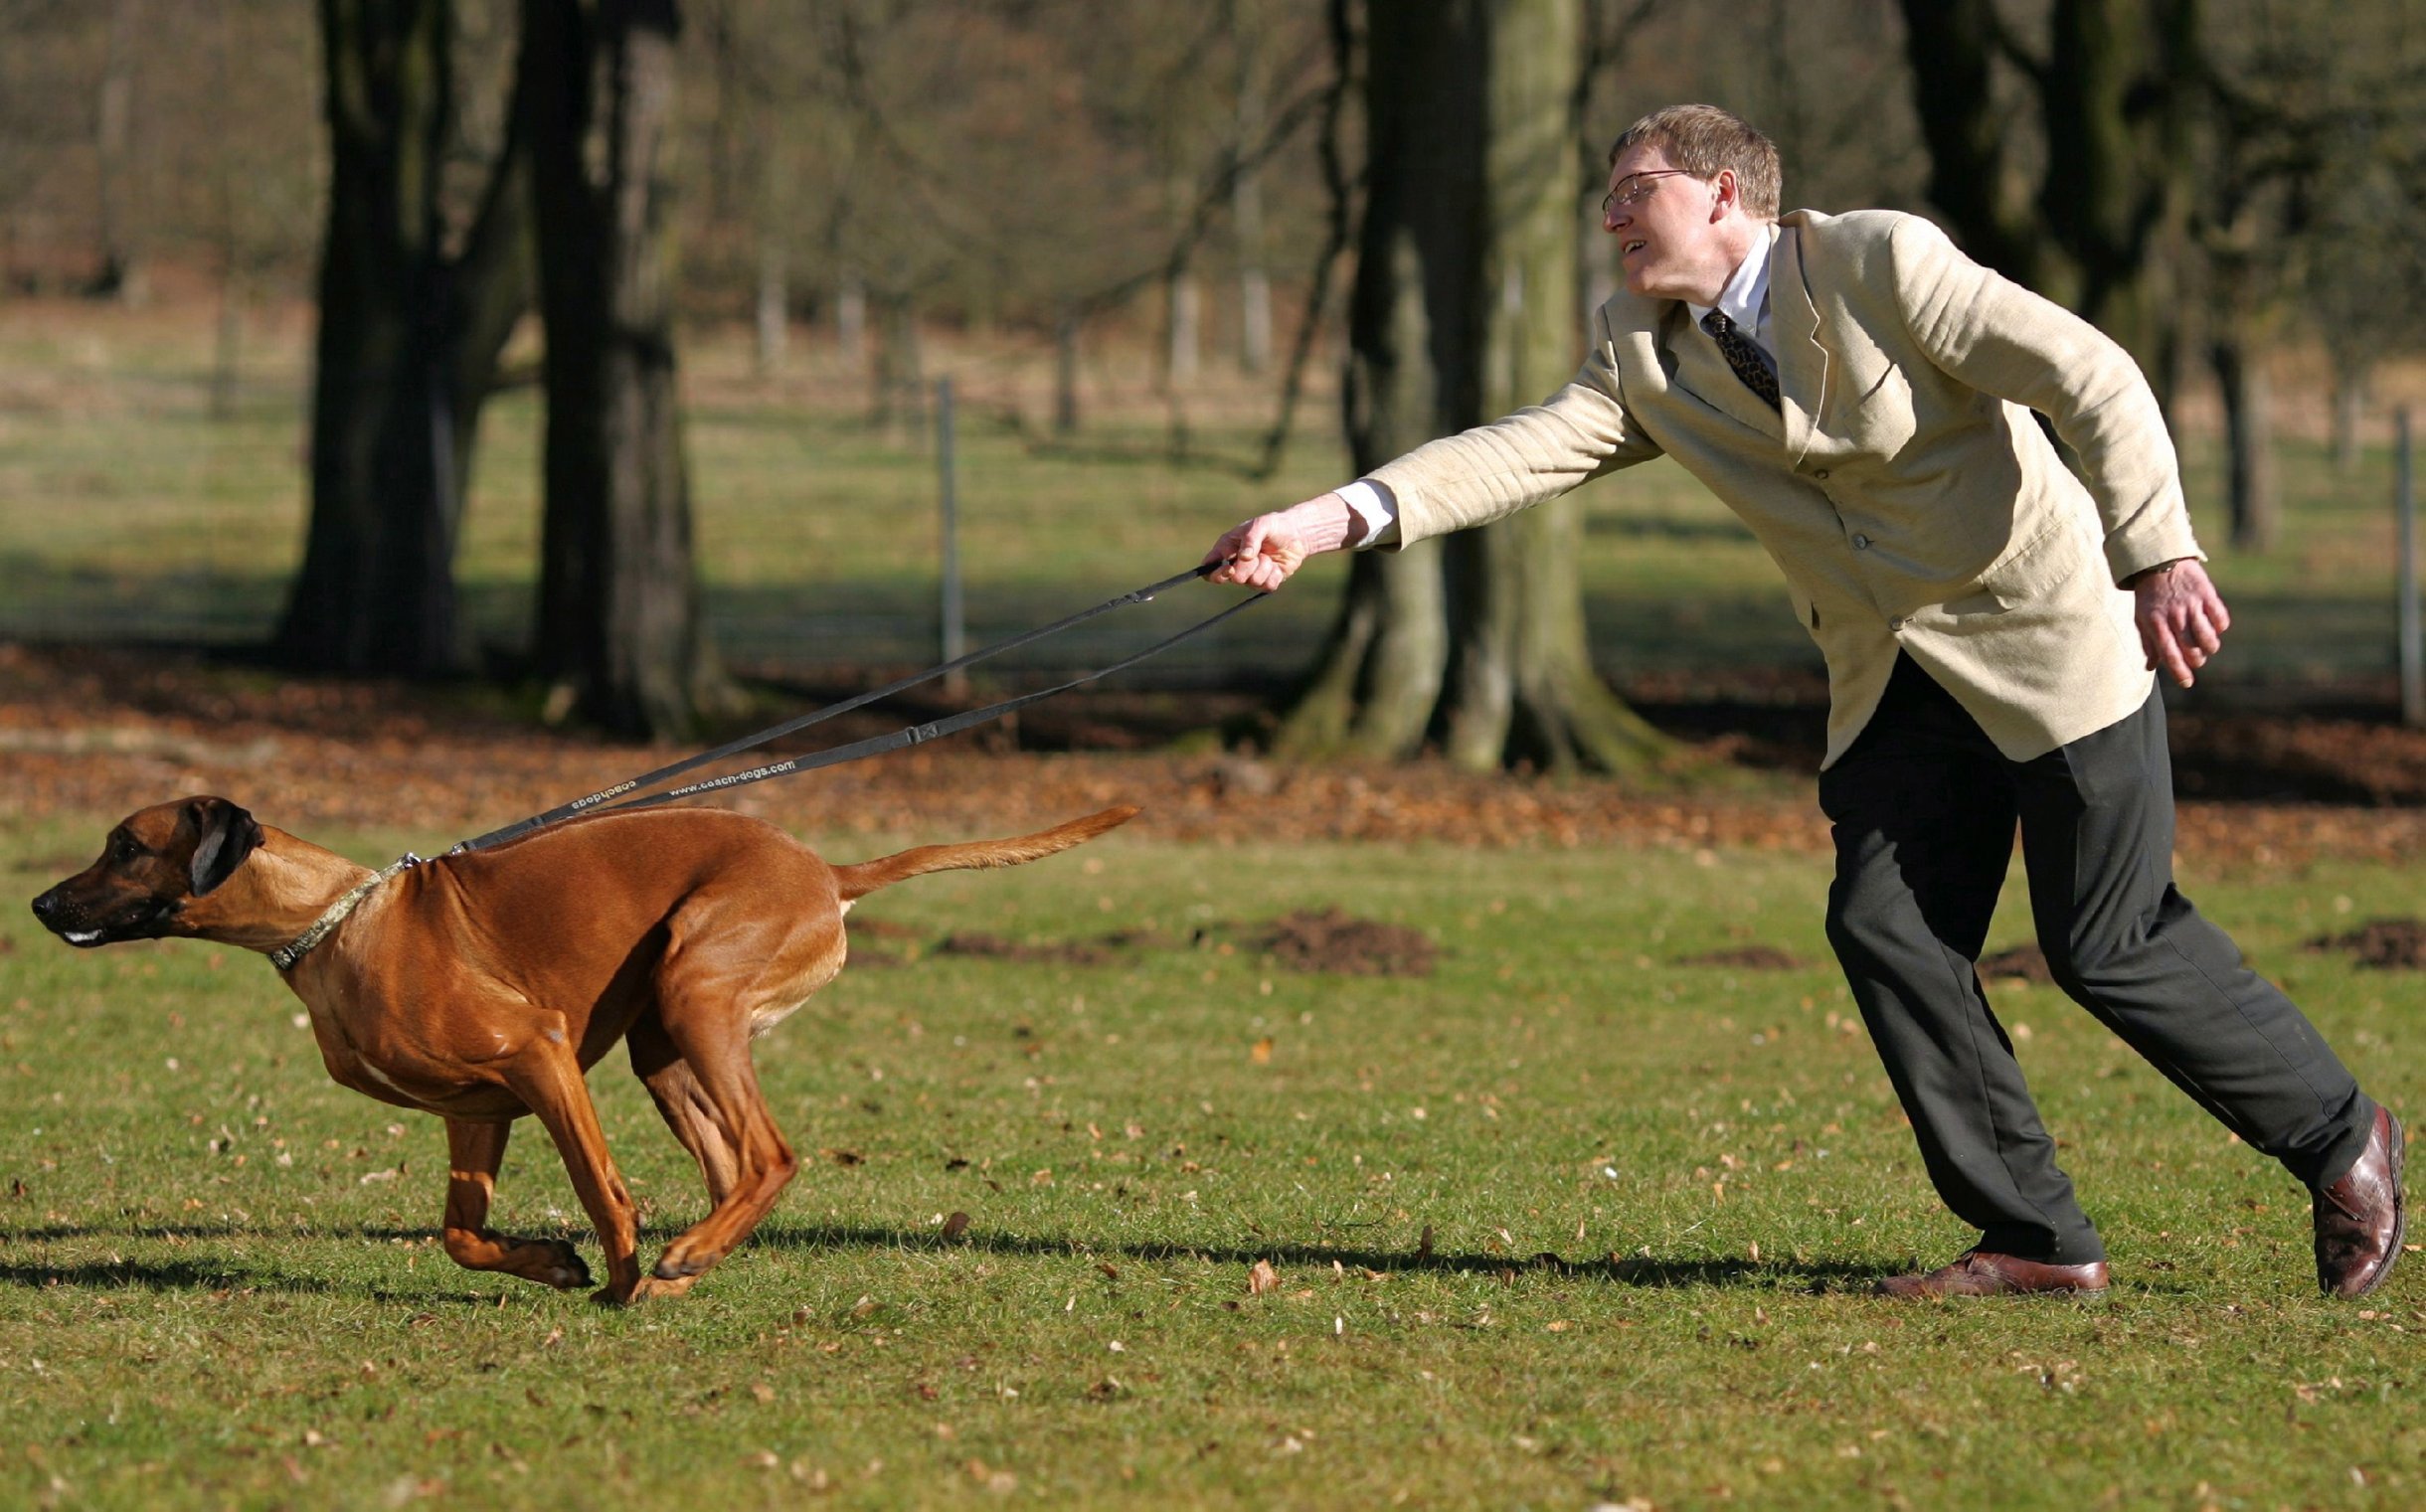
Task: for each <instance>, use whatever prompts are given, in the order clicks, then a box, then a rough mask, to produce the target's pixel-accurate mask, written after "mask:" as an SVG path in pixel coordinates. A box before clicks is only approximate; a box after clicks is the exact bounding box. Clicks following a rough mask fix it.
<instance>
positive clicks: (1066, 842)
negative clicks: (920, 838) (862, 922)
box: [834, 805, 1137, 903]
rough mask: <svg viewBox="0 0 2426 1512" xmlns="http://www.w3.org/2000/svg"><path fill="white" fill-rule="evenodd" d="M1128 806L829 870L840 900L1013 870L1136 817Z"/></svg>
mask: <svg viewBox="0 0 2426 1512" xmlns="http://www.w3.org/2000/svg"><path fill="white" fill-rule="evenodd" d="M1136 814H1137V810H1136V809H1135V808H1134V807H1132V806H1126V805H1125V806H1123V807H1120V808H1108V809H1105V810H1104V811H1103V812H1102V813H1097V814H1089V815H1088V816H1087V817H1086V818H1084V819H1073V820H1071V821H1070V822H1069V823H1067V824H1056V825H1054V826H1053V827H1052V828H1051V829H1045V830H1038V831H1037V832H1036V833H1035V834H1033V835H1020V836H1018V837H1016V838H1014V839H1010V840H969V841H965V842H963V843H961V844H959V845H922V846H918V847H916V848H915V849H912V850H906V851H903V852H901V853H900V854H899V855H894V856H879V857H877V858H876V859H875V860H873V861H862V862H860V863H859V864H858V865H857V866H838V867H835V868H834V882H835V884H836V885H837V886H838V887H840V888H841V890H842V901H843V902H845V903H849V902H851V901H852V900H854V899H859V898H865V897H867V896H868V895H869V894H870V893H873V892H875V891H876V890H877V889H878V888H888V887H891V886H892V885H893V884H895V883H897V882H905V881H908V880H909V879H910V878H912V877H923V876H925V875H926V874H927V873H929V872H954V871H965V870H969V869H971V868H977V867H993V866H1018V865H1020V864H1021V863H1022V862H1027V861H1041V860H1043V859H1044V858H1045V857H1047V856H1050V855H1052V854H1053V853H1054V852H1056V851H1066V850H1068V849H1069V848H1070V847H1072V846H1074V845H1084V844H1085V843H1086V842H1088V841H1090V840H1093V839H1094V838H1095V837H1096V836H1098V835H1100V834H1102V833H1104V832H1105V831H1106V830H1108V829H1114V828H1117V827H1118V826H1120V825H1123V824H1126V823H1127V822H1128V821H1129V820H1130V819H1133V818H1135V817H1136Z"/></svg>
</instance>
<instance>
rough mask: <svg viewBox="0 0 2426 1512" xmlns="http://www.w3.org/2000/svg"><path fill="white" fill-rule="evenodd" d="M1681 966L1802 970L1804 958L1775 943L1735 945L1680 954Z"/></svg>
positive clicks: (1678, 960) (1747, 969)
mask: <svg viewBox="0 0 2426 1512" xmlns="http://www.w3.org/2000/svg"><path fill="white" fill-rule="evenodd" d="M1676 964H1677V965H1679V966H1731V967H1734V968H1735V969H1737V970H1739V971H1800V970H1801V969H1803V961H1802V958H1801V957H1799V956H1796V955H1793V954H1790V953H1789V952H1787V951H1784V950H1781V949H1779V948H1778V947H1777V946H1775V945H1734V946H1730V947H1729V948H1727V949H1724V950H1704V951H1703V952H1702V953H1700V954H1699V955H1680V956H1678V957H1677V958H1676Z"/></svg>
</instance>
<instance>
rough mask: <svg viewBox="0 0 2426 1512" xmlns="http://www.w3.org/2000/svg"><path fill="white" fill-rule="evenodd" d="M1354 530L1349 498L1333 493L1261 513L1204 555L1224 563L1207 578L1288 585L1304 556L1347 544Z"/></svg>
mask: <svg viewBox="0 0 2426 1512" xmlns="http://www.w3.org/2000/svg"><path fill="white" fill-rule="evenodd" d="M1354 528H1355V515H1354V513H1353V512H1352V511H1350V510H1349V508H1348V505H1347V500H1345V499H1342V498H1341V497H1339V495H1337V494H1335V493H1326V494H1323V495H1322V496H1321V497H1319V498H1313V499H1307V500H1306V501H1305V502H1304V503H1302V504H1293V505H1291V506H1290V507H1289V508H1287V509H1283V510H1278V511H1275V512H1274V513H1272V514H1268V515H1257V516H1256V517H1255V518H1254V519H1252V520H1249V521H1247V522H1246V523H1245V524H1243V525H1236V526H1232V527H1231V528H1230V530H1229V531H1228V532H1227V533H1225V534H1224V535H1223V536H1222V538H1221V539H1220V540H1219V541H1216V542H1214V543H1213V549H1212V550H1211V551H1209V552H1207V553H1205V561H1207V562H1218V563H1220V564H1221V567H1220V568H1218V569H1217V570H1215V571H1214V573H1213V574H1212V576H1211V577H1210V578H1208V579H1207V580H1206V581H1207V582H1210V583H1239V584H1244V585H1246V586H1247V587H1248V588H1261V589H1263V590H1264V591H1265V592H1267V593H1269V592H1271V591H1272V590H1273V589H1274V588H1279V587H1280V586H1281V585H1282V584H1284V583H1287V582H1288V581H1289V580H1290V577H1291V575H1293V574H1295V573H1296V572H1297V570H1298V569H1299V568H1300V567H1302V566H1303V565H1304V564H1305V559H1306V558H1308V557H1310V556H1312V555H1314V553H1316V552H1327V551H1336V550H1337V549H1338V548H1340V547H1341V546H1344V545H1346V544H1347V539H1348V534H1349V532H1350V531H1351V530H1352V529H1354Z"/></svg>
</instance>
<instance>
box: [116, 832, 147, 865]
mask: <svg viewBox="0 0 2426 1512" xmlns="http://www.w3.org/2000/svg"><path fill="white" fill-rule="evenodd" d="M142 854H143V848H142V847H141V846H139V845H137V844H135V843H134V841H133V839H132V838H131V837H129V836H126V835H117V836H114V837H112V838H111V840H110V842H109V859H110V860H112V861H132V860H134V859H135V858H136V857H137V856H140V855H142Z"/></svg>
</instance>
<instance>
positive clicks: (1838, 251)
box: [1371, 210, 2203, 764]
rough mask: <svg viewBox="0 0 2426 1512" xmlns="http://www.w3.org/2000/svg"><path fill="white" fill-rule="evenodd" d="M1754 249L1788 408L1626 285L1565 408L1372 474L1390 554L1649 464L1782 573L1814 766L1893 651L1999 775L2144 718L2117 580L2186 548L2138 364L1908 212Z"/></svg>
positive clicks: (1829, 224)
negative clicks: (1803, 679) (1712, 498)
mask: <svg viewBox="0 0 2426 1512" xmlns="http://www.w3.org/2000/svg"><path fill="white" fill-rule="evenodd" d="M1772 259H1773V260H1772V265H1771V271H1770V285H1769V298H1770V325H1769V333H1770V336H1771V338H1772V341H1773V343H1774V344H1775V346H1776V347H1777V351H1778V386H1779V389H1780V390H1781V393H1782V398H1783V414H1779V413H1775V412H1772V411H1771V410H1770V409H1769V407H1768V406H1767V405H1765V404H1763V403H1762V402H1761V401H1760V400H1759V399H1757V398H1756V397H1754V395H1753V394H1752V392H1751V391H1750V390H1749V389H1747V388H1745V387H1744V385H1743V382H1742V381H1741V380H1740V379H1738V378H1737V377H1736V376H1735V375H1734V373H1733V372H1731V371H1730V370H1729V369H1728V367H1727V364H1726V359H1725V358H1723V357H1722V356H1720V355H1719V351H1718V347H1717V344H1716V343H1715V342H1713V341H1711V340H1710V339H1709V338H1708V337H1707V336H1706V335H1704V334H1702V333H1701V332H1699V331H1697V330H1694V329H1693V328H1692V327H1691V324H1690V319H1691V317H1690V314H1689V312H1688V311H1687V310H1686V308H1685V306H1684V305H1683V304H1682V303H1680V302H1678V301H1675V300H1672V299H1652V298H1647V297H1644V296H1640V295H1636V294H1632V293H1628V292H1624V291H1621V292H1620V293H1619V294H1618V296H1617V297H1616V298H1614V299H1612V300H1610V301H1609V302H1608V303H1607V304H1605V305H1603V306H1602V307H1601V309H1600V310H1599V312H1598V313H1597V314H1596V316H1595V317H1594V326H1593V333H1592V334H1593V349H1592V352H1591V354H1590V356H1589V357H1588V358H1587V359H1586V361H1585V363H1584V366H1583V368H1582V370H1581V371H1580V372H1578V373H1577V374H1576V376H1575V377H1574V379H1573V380H1571V381H1570V382H1569V383H1568V384H1567V385H1566V387H1564V388H1562V389H1560V390H1559V391H1558V393H1556V394H1554V395H1552V396H1551V397H1550V398H1549V399H1548V400H1547V401H1545V402H1543V403H1542V404H1539V405H1535V406H1532V407H1530V408H1527V409H1525V410H1521V411H1518V412H1517V413H1516V414H1514V415H1511V416H1509V417H1507V418H1506V419H1505V420H1497V421H1494V422H1493V423H1491V424H1488V425H1483V426H1479V427H1477V428H1475V429H1473V430H1468V431H1466V432H1464V433H1462V434H1459V435H1453V436H1447V437H1444V438H1442V439H1440V440H1437V441H1433V442H1431V443H1429V444H1428V445H1424V446H1421V447H1418V448H1417V449H1416V450H1414V451H1411V452H1409V453H1407V454H1406V455H1405V456H1402V457H1400V458H1398V459H1397V460H1396V461H1393V462H1390V463H1388V464H1387V465H1385V466H1383V467H1381V468H1379V469H1378V470H1376V471H1375V472H1374V473H1373V474H1372V475H1371V477H1372V481H1374V482H1375V483H1378V484H1380V485H1382V486H1383V487H1385V488H1387V489H1388V490H1389V491H1390V493H1391V494H1392V496H1393V497H1394V498H1395V500H1396V502H1397V506H1398V529H1399V544H1401V545H1405V544H1409V543H1412V542H1415V541H1420V540H1423V539H1424V538H1426V537H1429V536H1438V535H1443V534H1446V533H1447V532H1450V531H1454V530H1463V529H1465V528H1467V527H1468V526H1473V525H1481V524H1484V523H1486V522H1488V521H1491V520H1496V519H1499V518H1501V517H1502V516H1505V515H1509V514H1512V513H1514V512H1515V511H1517V510H1519V509H1523V508H1525V507H1527V506H1528V505H1533V504H1538V503H1541V502H1542V501H1544V500H1546V499H1551V498H1555V497H1557V496H1558V495H1560V494H1562V493H1565V492H1566V491H1567V490H1568V489H1570V488H1573V487H1575V486H1576V485H1577V484H1579V483H1582V482H1585V481H1586V480H1588V479H1591V478H1596V477H1599V476H1601V475H1602V474H1603V473H1607V472H1614V471H1616V470H1617V469H1619V468H1621V467H1627V466H1631V465H1633V464H1634V463H1637V462H1642V461H1647V460H1649V459H1650V458H1652V457H1655V456H1659V455H1661V454H1665V455H1668V456H1671V457H1674V458H1675V459H1676V460H1677V461H1678V462H1679V463H1681V464H1682V465H1683V466H1684V468H1685V470H1686V471H1688V472H1690V473H1692V474H1693V475H1694V476H1695V477H1696V478H1699V479H1700V480H1701V481H1702V482H1703V483H1704V484H1706V485H1707V486H1708V487H1709V489H1710V491H1711V492H1712V493H1715V494H1716V495H1718V497H1719V498H1720V499H1722V500H1724V501H1725V502H1726V503H1727V504H1728V506H1729V507H1731V508H1732V509H1734V511H1735V512H1736V513H1737V514H1738V515H1741V516H1742V517H1743V519H1744V523H1745V524H1747V525H1749V526H1750V527H1751V528H1752V532H1753V534H1754V535H1755V536H1757V537H1759V538H1760V542H1761V544H1762V545H1763V546H1765V547H1767V548H1768V550H1769V554H1770V555H1771V556H1772V557H1774V558H1775V559H1776V560H1777V563H1778V566H1779V567H1780V568H1781V569H1782V570H1784V572H1785V574H1786V584H1787V591H1788V595H1789V597H1790V598H1791V600H1792V601H1793V604H1794V611H1795V613H1796V614H1797V615H1798V616H1800V617H1801V619H1802V620H1803V623H1804V625H1805V627H1806V628H1807V629H1808V630H1809V631H1810V632H1811V636H1812V639H1813V640H1814V641H1816V642H1818V643H1819V646H1820V654H1821V656H1822V657H1823V658H1824V659H1825V661H1826V663H1827V672H1828V732H1827V754H1826V756H1825V757H1824V760H1823V762H1822V764H1831V763H1833V762H1834V761H1835V760H1836V758H1837V757H1839V756H1843V755H1844V753H1845V749H1846V748H1847V747H1849V746H1850V745H1851V744H1852V743H1853V738H1854V737H1855V736H1856V735H1859V734H1860V733H1861V729H1862V726H1863V725H1865V724H1867V723H1868V722H1869V719H1870V716H1871V715H1872V713H1874V712H1875V711H1876V710H1877V708H1878V700H1879V695H1880V694H1881V693H1882V692H1883V691H1884V690H1885V688H1886V685H1887V675H1888V673H1889V672H1890V671H1891V670H1892V669H1893V667H1894V664H1895V655H1896V652H1897V651H1898V650H1901V651H1903V652H1904V653H1905V654H1907V655H1909V656H1911V657H1912V659H1913V660H1914V661H1916V662H1918V663H1920V665H1921V666H1922V667H1923V668H1924V669H1926V670H1927V671H1928V672H1929V674H1930V675H1931V676H1932V677H1934V678H1935V679H1937V681H1938V682H1939V683H1940V684H1941V685H1942V686H1943V687H1945V688H1946V690H1947V691H1948V692H1950V693H1952V694H1953V695H1954V696H1955V698H1956V699H1958V700H1959V701H1960V702H1961V703H1962V705H1963V707H1964V708H1965V709H1967V710H1969V711H1970V713H1971V715H1972V717H1973V718H1974V719H1976V720H1978V721H1979V723H1980V726H1981V728H1982V729H1983V730H1984V731H1986V732H1987V734H1988V736H1989V738H1990V739H1991V740H1993V741H1994V742H1995V744H1996V748H1997V749H1998V750H1999V751H2001V752H2002V753H2003V754H2004V755H2005V756H2008V757H2010V758H2012V759H2014V760H2027V759H2029V758H2031V757H2033V756H2042V755H2044V754H2046V753H2047V752H2050V751H2052V750H2054V749H2055V748H2056V747H2058V746H2061V745H2063V744H2065V743H2066V742H2068V741H2074V740H2078V739H2080V738H2081V737H2082V736H2085V735H2090V734H2093V733H2095V732H2096V731H2099V730H2103V729H2105V728H2106V727H2107V726H2109V725H2111V724H2113V723H2115V722H2116V721H2117V720H2120V719H2123V718H2124V717H2126V716H2128V715H2130V714H2132V713H2133V712H2135V711H2136V710H2138V709H2139V708H2140V706H2141V704H2142V703H2143V702H2145V701H2146V699H2147V698H2148V693H2149V688H2150V685H2151V682H2152V679H2153V674H2151V673H2150V672H2149V670H2148V667H2147V658H2146V656H2145V654H2144V653H2143V651H2142V649H2141V645H2140V636H2139V631H2138V629H2137V628H2136V626H2135V625H2134V623H2133V617H2132V615H2133V597H2132V594H2131V593H2130V592H2128V591H2126V590H2124V589H2122V588H2120V587H2119V585H2120V584H2121V582H2122V580H2124V579H2126V578H2129V577H2131V576H2132V575H2133V574H2135V573H2138V572H2141V571H2143V570H2144V569H2147V568H2151V567H2156V566H2159V565H2161V564H2163V563H2166V562H2170V561H2173V560H2176V559H2178V558H2182V557H2199V556H2202V555H2203V554H2202V553H2200V551H2199V550H2198V543H2197V542H2196V540H2195V539H2193V537H2192V535H2191V532H2190V522H2189V516H2188V513H2187V511H2186V510H2185V509H2184V507H2183V504H2182V497H2181V479H2180V473H2179V470H2178V468H2177V467H2176V465H2175V462H2174V457H2173V446H2172V442H2171V440H2170V439H2169V438H2168V437H2167V435H2166V428H2165V420H2164V418H2163V416H2162V415H2161V414H2160V413H2159V411H2158V408H2157V401H2156V397H2155V395H2153V394H2152V393H2151V392H2150V390H2149V387H2148V383H2147V380H2146V379H2144V378H2143V377H2142V376H2141V373H2140V370H2139V368H2138V367H2137V366H2136V365H2135V364H2134V363H2133V362H2132V360H2131V358H2130V357H2129V356H2128V355H2127V354H2126V353H2125V352H2124V351H2123V349H2122V348H2121V347H2119V346H2117V345H2115V343H2113V342H2112V341H2110V340H2108V339H2107V338H2106V337H2105V336H2103V335H2101V334H2100V333H2099V332H2098V331H2097V330H2096V328H2094V327H2092V326H2091V325H2090V324H2089V323H2088V322H2086V321H2084V320H2082V319H2080V318H2079V317H2078V316H2076V315H2073V314H2072V313H2070V312H2069V311H2067V310H2065V309H2063V308H2061V307H2060V306H2058V305H2055V304H2052V303H2050V302H2049V301H2047V300H2045V299H2042V298H2040V297H2039V296H2038V295H2036V294H2033V293H2031V292H2029V291H2028V290H2027V289H2024V288H2022V287H2020V286H2019V285H2017V284H2014V283H2012V282H2010V281H2008V280H2006V279H2005V278H2003V277H2000V276H1998V275H1997V274H1996V273H1993V272H1991V271H1990V270H1989V269H1987V268H1985V267H1982V266H1981V265H1980V264H1978V263H1976V262H1974V261H1972V260H1971V259H1970V258H1969V257H1966V256H1965V255H1963V253H1962V252H1958V251H1956V250H1955V247H1954V244H1953V243H1951V242H1950V241H1948V240H1947V238H1946V235H1945V233H1943V232H1941V231H1940V230H1938V228H1937V227H1936V226H1934V225H1932V224H1931V223H1930V222H1928V221H1926V220H1923V219H1922V218H1920V217H1918V216H1910V215H1904V214H1900V213H1897V212H1893V211H1861V212H1857V213H1854V214H1851V215H1842V216H1827V215H1821V214H1820V213H1818V212H1816V211H1809V210H1800V211H1796V212H1794V213H1792V214H1790V215H1788V216H1786V217H1784V218H1783V219H1782V220H1781V221H1780V223H1779V227H1778V239H1777V243H1776V246H1775V248H1774V250H1773V252H1772ZM2032 411H2036V412H2037V413H2038V414H2040V415H2044V416H2046V417H2047V419H2048V420H2050V421H2052V422H2053V425H2054V428H2055V433H2056V434H2057V435H2058V436H2060V437H2062V438H2063V441H2064V443H2065V445H2067V446H2068V447H2070V448H2071V449H2072V451H2073V453H2074V454H2075V455H2076V456H2077V457H2078V458H2079V461H2080V472H2079V475H2078V476H2076V475H2075V474H2074V473H2073V472H2072V471H2071V470H2069V469H2068V468H2066V466H2065V465H2064V463H2063V461H2062V459H2061V458H2060V457H2059V456H2058V455H2057V452H2056V449H2055V447H2054V445H2053V444H2051V443H2050V442H2049V441H2048V439H2047V436H2046V433H2045V432H2044V431H2043V430H2042V429H2041V428H2040V427H2039V425H2038V423H2037V421H2036V420H2034V419H2033V417H2032V415H2031V412H2032Z"/></svg>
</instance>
